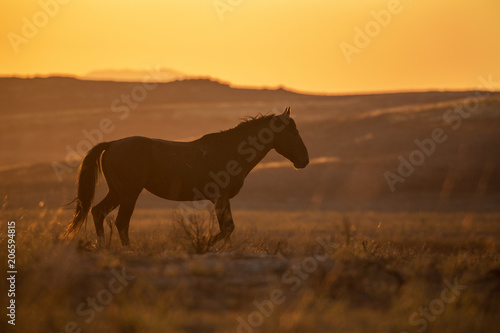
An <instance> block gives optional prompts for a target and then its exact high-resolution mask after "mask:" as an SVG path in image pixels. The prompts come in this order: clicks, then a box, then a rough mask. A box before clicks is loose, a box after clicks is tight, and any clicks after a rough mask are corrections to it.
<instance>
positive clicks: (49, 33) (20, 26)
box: [0, 0, 500, 94]
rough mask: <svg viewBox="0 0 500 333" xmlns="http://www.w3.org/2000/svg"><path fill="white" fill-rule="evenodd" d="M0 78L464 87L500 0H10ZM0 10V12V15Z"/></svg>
mask: <svg viewBox="0 0 500 333" xmlns="http://www.w3.org/2000/svg"><path fill="white" fill-rule="evenodd" d="M7 6H8V10H7V11H4V12H3V13H4V14H3V17H2V20H0V31H1V32H2V33H3V35H4V36H5V38H3V39H2V40H1V41H0V46H2V49H3V50H5V52H3V53H2V54H1V55H0V75H1V76H6V75H9V76H10V75H16V76H34V75H41V76H46V75H51V74H57V75H68V76H77V77H84V76H86V75H87V74H88V73H90V72H92V71H95V70H107V69H118V70H120V69H131V70H133V71H144V70H148V69H151V68H158V67H159V68H172V69H175V70H176V71H178V72H180V73H186V74H187V75H190V76H196V77H199V76H201V77H212V78H215V79H217V80H222V81H225V82H230V83H231V84H232V85H234V86H242V87H280V86H283V87H287V88H289V89H292V90H295V91H301V92H311V93H316V94H318V93H321V94H325V93H326V94H339V93H356V92H384V91H426V90H474V89H475V88H476V87H477V86H478V85H480V82H478V77H480V76H483V77H487V76H489V75H492V76H493V82H495V87H496V89H499V84H498V83H497V79H496V78H497V77H500V68H499V67H498V66H497V62H498V59H499V58H500V41H499V40H498V39H497V38H496V35H495V32H496V31H499V30H500V20H498V13H499V12H500V10H499V9H500V3H498V2H495V1H492V0H482V1H479V2H477V1H476V2H470V1H465V2H459V3H457V2H454V1H451V0H446V1H441V2H439V3H433V2H422V1H418V2H416V1H408V0H401V1H398V0H389V1H388V0H385V1H382V0H370V1H369V0H364V1H358V2H356V3H344V2H341V3H337V2H334V3H331V2H324V1H319V0H315V1H310V2H307V3H304V2H301V1H286V2H285V1H278V2H272V3H269V2H266V1H262V0H256V1H251V2H245V1H233V2H227V3H226V2H224V1H208V2H207V1H203V2H202V1H195V2H190V3H173V2H165V3H163V2H162V3H158V2H155V1H151V0H147V1H144V2H141V3H129V2H127V3H114V2H112V3H102V2H98V1H95V0H90V1H86V2H78V1H71V2H67V1H56V0H53V1H52V0H47V1H46V2H44V1H40V2H38V1H27V0H26V1H17V2H15V3H14V2H11V3H9V4H8V5H7ZM0 15H1V14H0Z"/></svg>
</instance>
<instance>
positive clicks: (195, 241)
mask: <svg viewBox="0 0 500 333" xmlns="http://www.w3.org/2000/svg"><path fill="white" fill-rule="evenodd" d="M216 221H217V218H216V216H215V213H214V211H213V210H208V211H190V210H176V211H175V212H174V216H173V234H174V235H175V236H176V238H177V240H178V241H180V242H181V243H182V245H184V247H186V248H187V249H188V250H190V251H192V252H194V253H197V254H203V253H206V252H208V250H209V249H210V240H211V239H212V237H213V236H214V233H215V232H216V230H217V223H216Z"/></svg>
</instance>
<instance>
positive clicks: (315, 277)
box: [0, 209, 500, 332]
mask: <svg viewBox="0 0 500 333" xmlns="http://www.w3.org/2000/svg"><path fill="white" fill-rule="evenodd" d="M68 213H69V212H63V211H52V210H45V209H38V210H30V211H26V210H24V211H17V212H9V211H2V220H4V219H5V216H6V215H8V216H14V217H15V219H16V220H17V221H18V224H17V225H18V227H17V260H18V263H19V264H18V266H19V267H18V271H19V273H18V280H17V290H18V294H17V298H16V299H17V302H18V313H17V326H16V329H17V330H18V331H22V332H63V331H64V329H65V327H66V325H70V326H68V327H70V328H71V327H72V326H71V325H76V326H77V327H78V328H80V329H82V331H84V332H249V331H250V332H252V331H255V332H276V331H280V332H299V331H330V332H335V331H349V332H364V331H367V330H370V331H378V332H403V331H407V332H419V331H420V332H423V331H426V332H442V331H449V332H471V331H474V332H494V331H495V330H496V325H497V323H498V320H497V319H496V315H497V313H498V311H499V310H500V303H499V302H498V300H499V299H500V298H499V297H498V296H499V293H500V271H499V267H500V250H499V249H500V246H499V245H500V244H499V239H500V228H499V227H498V218H499V215H498V214H496V213H495V214H492V213H490V214H474V215H464V214H459V213H446V214H443V213H433V214H431V213H412V214H410V213H374V212H344V213H338V212H333V211H322V212H318V211H295V212H292V211H287V212H283V211H255V210H252V211H236V212H235V214H234V215H235V219H236V220H237V227H236V231H235V234H234V236H233V238H232V244H231V245H230V246H229V247H224V246H222V245H218V246H216V247H215V248H214V249H212V251H210V252H208V253H205V254H196V253H194V251H193V248H192V247H191V246H190V245H189V243H188V242H187V241H186V239H184V238H183V235H182V233H179V229H178V228H176V227H175V225H176V224H175V223H176V222H175V221H176V219H175V216H176V215H175V214H174V213H173V212H172V211H170V210H138V211H137V212H136V215H135V216H136V218H135V220H134V223H133V224H132V227H131V239H132V249H131V250H128V251H124V250H122V249H121V247H120V246H119V244H118V241H117V239H116V235H114V237H113V236H112V241H111V243H110V244H109V248H108V249H106V250H101V251H97V250H96V249H95V247H94V245H93V243H92V241H93V237H94V235H93V230H91V228H90V226H89V228H88V231H87V233H85V230H82V231H81V232H80V234H79V236H78V238H77V239H75V240H73V241H71V242H67V241H60V240H58V239H57V234H58V232H60V231H61V230H63V228H64V226H65V223H66V222H67V220H68V218H69V214H68ZM2 228H3V229H6V225H5V223H2ZM106 231H107V232H108V235H109V230H108V229H107V230H106ZM0 246H2V247H6V238H5V237H3V239H2V241H1V242H0ZM1 260H2V261H4V260H6V255H5V254H4V252H2V258H1ZM2 285H3V286H2V289H4V287H6V285H5V282H4V281H2ZM452 286H453V287H452ZM421 309H422V310H421ZM426 309H427V310H426ZM420 311H423V312H420ZM426 311H427V312H426ZM426 316H428V317H426ZM73 323H74V324H73ZM2 325H3V329H2V330H4V329H7V328H10V327H7V325H6V324H5V322H4V323H2ZM76 326H75V327H76ZM75 329H77V328H75Z"/></svg>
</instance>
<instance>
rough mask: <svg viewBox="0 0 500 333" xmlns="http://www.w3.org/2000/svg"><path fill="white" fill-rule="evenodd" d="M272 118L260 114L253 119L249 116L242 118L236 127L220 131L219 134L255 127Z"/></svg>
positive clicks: (271, 115) (272, 115)
mask: <svg viewBox="0 0 500 333" xmlns="http://www.w3.org/2000/svg"><path fill="white" fill-rule="evenodd" d="M274 116H275V115H274V114H261V113H259V114H258V115H256V116H254V117H250V116H248V117H244V118H243V119H242V121H241V122H240V123H239V124H238V125H236V126H234V127H233V128H230V129H227V130H223V131H220V132H219V133H228V132H233V131H236V130H239V129H244V128H247V127H251V126H255V125H257V124H260V123H261V122H264V121H267V120H269V119H271V118H272V117H274Z"/></svg>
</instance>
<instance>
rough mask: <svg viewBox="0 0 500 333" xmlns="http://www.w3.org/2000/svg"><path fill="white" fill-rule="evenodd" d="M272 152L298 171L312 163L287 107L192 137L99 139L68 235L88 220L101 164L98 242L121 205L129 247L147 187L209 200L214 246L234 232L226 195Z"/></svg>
mask: <svg viewBox="0 0 500 333" xmlns="http://www.w3.org/2000/svg"><path fill="white" fill-rule="evenodd" d="M271 149H275V150H276V151H277V152H278V153H279V154H281V155H283V156H284V157H285V158H287V159H288V160H290V161H291V162H292V163H293V165H294V166H295V168H304V167H306V165H307V164H308V163H309V157H308V153H307V149H306V147H305V145H304V143H303V141H302V138H301V137H300V135H299V132H298V131H297V127H296V125H295V122H294V120H293V119H292V118H291V117H290V108H287V109H286V110H285V111H284V112H283V114H281V115H266V116H259V117H255V118H250V119H248V120H245V121H243V122H242V123H240V124H239V125H237V126H236V127H234V128H232V129H229V130H226V131H222V132H219V133H211V134H207V135H205V136H203V137H201V138H200V139H198V140H195V141H192V142H174V141H165V140H160V139H150V138H145V137H138V136H135V137H128V138H124V139H120V140H116V141H111V142H102V143H99V144H97V145H96V146H95V147H93V148H92V149H91V150H90V151H89V152H88V154H87V155H86V156H85V158H84V159H83V161H82V163H81V165H80V171H79V175H78V192H77V197H76V199H75V201H76V209H75V214H74V216H73V219H72V221H71V223H70V224H69V226H68V228H67V230H66V235H70V234H72V233H74V232H77V231H78V230H79V229H80V227H81V225H82V223H83V222H84V221H85V219H86V218H87V216H88V213H89V211H90V208H91V205H92V201H93V199H94V192H95V187H96V184H97V180H98V177H99V174H100V171H101V169H102V173H103V174H104V177H105V179H106V182H107V184H108V193H107V195H106V197H105V198H104V199H103V200H102V201H101V202H99V203H98V204H97V205H96V206H94V207H93V208H92V216H93V218H94V225H95V229H96V233H97V239H98V246H102V245H103V244H104V227H103V222H104V218H105V217H106V215H107V214H109V213H110V212H111V211H112V210H114V209H115V208H116V207H118V206H120V208H119V211H118V215H117V217H116V221H115V224H116V227H117V229H118V233H119V235H120V239H121V243H122V245H123V246H126V247H128V246H129V237H128V229H129V223H130V217H131V216H132V212H133V211H134V207H135V203H136V201H137V198H138V197H139V194H140V193H141V191H142V190H143V189H146V190H148V191H149V192H151V193H153V194H155V195H157V196H159V197H161V198H164V199H169V200H176V201H201V200H209V201H211V202H212V203H213V204H214V206H215V211H216V215H217V220H218V222H219V228H220V232H219V233H218V234H217V235H215V236H213V237H212V238H211V239H210V242H209V244H210V245H213V244H215V243H216V242H218V241H219V240H221V239H224V240H225V241H228V240H229V236H230V235H231V233H232V231H233V230H234V224H233V218H232V216H231V208H230V205H229V199H231V198H233V197H234V196H235V195H236V194H238V192H239V191H240V189H241V187H242V186H243V182H244V180H245V177H246V176H247V175H248V173H249V172H250V171H251V170H252V169H253V168H254V167H255V166H256V165H257V164H258V163H259V162H260V161H261V160H262V158H264V156H265V155H266V154H267V153H268V152H269V151H270V150H271Z"/></svg>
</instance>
